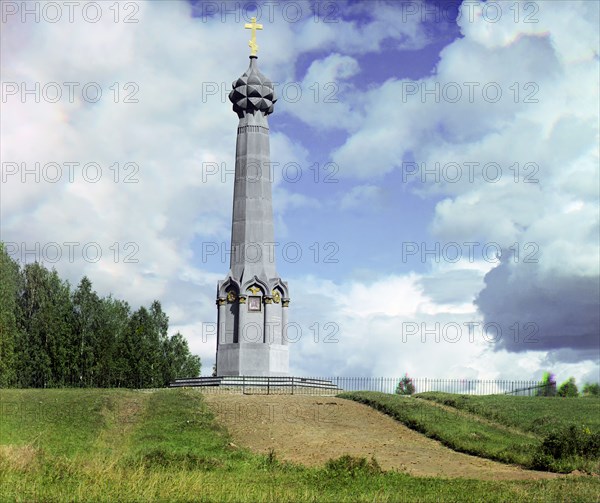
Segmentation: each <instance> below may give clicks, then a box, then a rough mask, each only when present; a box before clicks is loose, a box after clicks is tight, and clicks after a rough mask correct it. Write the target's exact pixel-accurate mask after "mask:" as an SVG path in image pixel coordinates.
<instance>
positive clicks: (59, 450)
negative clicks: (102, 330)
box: [0, 389, 600, 502]
mask: <svg viewBox="0 0 600 503" xmlns="http://www.w3.org/2000/svg"><path fill="white" fill-rule="evenodd" d="M420 401H421V402H423V400H420ZM430 406H433V405H431V404H430ZM291 434H293V432H291ZM599 490H600V485H599V483H598V479H597V478H595V477H587V476H585V477H572V476H569V477H564V478H560V479H554V480H539V481H510V482H489V481H478V480H464V479H440V478H416V477H411V476H409V475H406V474H402V473H390V472H387V473H382V472H381V471H380V470H379V468H378V467H377V465H376V464H375V463H372V462H366V461H365V460H362V461H361V460H357V459H350V458H341V459H338V460H337V461H335V462H331V463H329V464H328V465H327V466H325V467H322V468H305V467H301V466H295V465H291V464H286V463H280V462H278V461H277V459H276V457H275V456H274V455H269V456H259V455H256V454H253V453H251V452H248V451H246V450H245V449H241V448H239V447H237V446H235V445H231V440H230V438H229V436H228V433H227V432H226V431H225V430H224V429H223V428H222V427H220V426H219V425H218V424H216V422H215V420H214V418H213V416H212V414H211V412H210V411H209V409H208V408H207V407H206V404H205V403H204V400H203V398H202V394H201V393H199V392H198V391H197V390H189V389H166V390H155V391H130V390H94V389H93V390H74V389H64V390H0V500H1V501H61V502H62V501H231V502H233V501H235V502H238V501H252V502H254V501H265V502H267V501H272V502H280V501H319V502H322V501H335V502H338V501H383V502H386V501H415V500H418V501H440V500H441V501H527V502H530V501H559V500H562V501H564V500H568V501H586V502H587V501H596V500H598V498H599V496H600V493H599Z"/></svg>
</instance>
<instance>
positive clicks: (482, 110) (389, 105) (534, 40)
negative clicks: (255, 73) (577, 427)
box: [0, 1, 600, 380]
mask: <svg viewBox="0 0 600 503" xmlns="http://www.w3.org/2000/svg"><path fill="white" fill-rule="evenodd" d="M5 4H6V3H5ZM11 4H14V5H16V9H17V10H16V11H15V10H14V9H12V8H11V9H9V10H7V9H6V8H5V6H3V9H4V10H3V12H2V15H3V19H2V22H3V30H2V78H3V90H2V92H3V96H2V99H3V114H2V147H1V149H2V150H1V154H2V161H3V165H2V170H3V172H2V176H3V180H2V182H3V183H2V201H1V203H0V204H1V210H2V231H1V237H2V240H3V241H5V242H7V243H10V244H11V246H12V248H11V250H12V251H13V255H14V256H15V257H16V258H20V259H21V260H23V261H31V260H33V257H34V255H36V254H35V253H34V254H26V253H25V251H26V249H34V250H35V249H36V246H37V249H39V253H37V257H38V258H41V259H42V260H45V262H46V263H47V265H48V266H54V267H56V268H57V270H59V272H60V273H61V275H63V276H64V277H67V278H69V279H70V280H71V281H72V282H74V283H75V282H77V281H78V279H79V278H80V277H81V276H82V275H84V274H86V275H88V276H89V277H90V279H91V280H92V283H93V284H94V286H95V288H96V289H97V290H98V292H99V293H100V294H102V295H108V294H109V293H113V294H115V295H117V296H118V297H120V298H124V299H126V300H128V301H129V302H130V303H131V304H132V306H133V307H134V308H135V307H137V306H139V305H142V304H146V305H147V304H149V303H150V302H151V301H152V300H153V299H155V298H158V299H160V300H161V301H162V303H163V307H164V308H165V310H166V311H167V314H168V315H169V317H170V322H171V330H172V332H175V331H176V330H180V331H181V332H182V333H183V334H184V335H185V336H186V337H187V338H188V340H189V341H190V345H191V347H192V349H193V350H194V351H195V352H197V353H198V354H200V355H201V357H202V359H203V366H204V370H205V371H206V372H209V371H210V370H209V369H210V367H211V365H212V362H213V360H214V352H215V339H214V335H213V332H212V328H211V324H214V322H215V321H216V308H215V305H214V302H215V290H216V283H217V281H218V280H219V279H222V278H223V277H224V276H225V274H226V273H227V268H228V257H226V256H225V257H224V258H225V260H223V259H222V258H221V254H220V253H219V254H217V255H209V256H206V252H207V251H210V250H215V249H217V250H219V251H225V249H226V248H227V247H228V246H229V238H230V219H231V199H232V193H233V177H232V175H231V170H232V169H233V165H234V164H233V163H234V154H235V137H236V126H237V116H236V115H235V114H234V113H233V111H232V110H231V104H230V103H229V101H228V100H227V93H228V90H229V89H230V86H231V83H232V81H234V80H235V79H237V77H239V76H240V75H241V74H242V73H243V72H244V71H245V70H246V68H247V65H248V54H249V49H248V46H247V44H248V39H249V31H248V30H244V29H243V24H244V23H245V22H248V21H249V17H250V16H251V15H253V13H255V12H256V11H255V9H253V8H252V6H256V5H259V8H260V14H261V15H262V17H261V16H259V20H258V21H259V22H261V23H262V24H263V26H264V30H262V31H259V32H258V33H257V38H258V43H259V46H260V50H259V67H260V69H261V71H262V72H263V73H264V74H265V75H267V76H268V77H269V78H271V79H272V80H273V81H274V82H277V83H278V86H277V89H278V94H279V101H278V102H277V103H276V105H275V112H274V114H273V115H271V116H270V117H269V124H270V128H271V160H272V162H274V163H279V164H278V165H277V166H278V167H276V168H275V170H274V175H275V182H274V186H273V199H274V218H275V232H276V241H278V242H279V243H280V245H279V247H278V248H277V250H276V259H277V267H278V271H279V273H280V275H281V276H282V278H283V279H284V280H286V281H288V282H289V286H290V292H291V299H292V302H291V308H290V309H291V312H290V319H291V320H293V321H294V322H295V323H298V326H299V327H301V330H302V336H301V338H300V340H299V341H298V342H297V343H295V344H293V345H292V347H291V367H292V371H293V372H294V373H295V374H297V375H300V374H302V375H307V374H309V375H365V376H369V375H387V376H394V375H400V374H403V373H404V372H409V373H410V374H412V375H414V376H418V377H456V378H465V377H470V378H475V377H480V378H496V377H498V378H507V379H510V378H515V379H528V378H538V377H540V376H541V374H542V372H543V371H544V370H552V371H554V372H555V373H556V374H557V376H558V378H559V379H564V378H567V377H568V376H570V375H574V376H576V377H577V378H578V380H586V379H587V380H597V376H598V370H599V369H598V356H599V341H600V320H599V317H600V315H599V314H598V313H599V311H600V299H599V296H600V293H599V267H600V266H599V262H600V261H599V260H598V259H599V256H598V255H599V243H598V234H599V232H598V231H599V229H598V227H599V214H598V199H599V195H598V187H599V185H600V184H599V179H598V176H599V175H598V174H599V170H598V108H599V106H598V105H599V97H598V88H599V85H598V84H599V82H598V63H599V61H598V45H599V40H598V32H597V24H598V20H599V15H598V4H597V3H596V2H560V1H553V2H545V1H540V2H514V3H513V2H511V3H510V6H509V5H508V4H498V3H496V2H487V3H485V2H478V1H468V2H467V1H465V2H462V3H461V2H459V1H454V2H426V3H425V2H418V1H407V2H397V1H395V2H378V1H370V2H343V1H339V2H335V3H334V2H305V1H298V2H294V1H290V2H285V3H284V2H270V3H269V2H252V3H250V2H217V1H215V2H202V3H200V2H197V3H190V2H185V1H181V2H177V1H168V2H167V1H153V2H130V3H129V4H127V3H121V4H119V6H120V7H119V10H118V11H115V10H114V9H113V10H110V9H109V8H108V7H109V4H108V3H101V4H99V5H100V10H99V12H94V11H92V10H90V11H81V10H75V11H74V12H73V13H72V19H73V21H72V22H70V20H69V16H68V11H67V7H66V6H65V5H63V3H62V2H57V3H56V4H57V5H58V6H59V8H61V9H62V10H61V11H60V12H55V11H51V10H48V9H46V8H44V6H43V4H40V3H38V2H30V3H28V4H27V6H28V7H29V9H30V11H33V12H34V13H33V14H28V15H23V12H20V11H19V10H18V9H20V7H19V6H20V2H17V3H15V2H13V3H11ZM36 6H37V7H36ZM503 6H504V7H503ZM36 8H37V9H38V12H37V14H36V13H35V10H36ZM59 13H60V14H61V16H60V19H56V18H57V16H58V14H59ZM257 14H258V13H257ZM36 16H37V17H36ZM296 18H297V19H296ZM126 20H127V21H128V22H125V21H126ZM132 21H135V22H132ZM66 82H72V83H75V84H73V85H74V86H76V87H74V89H75V92H74V94H73V98H72V99H71V98H70V96H69V93H68V90H69V89H68V86H67V85H66V84H65V83H66ZM23 86H25V91H26V90H27V89H33V90H34V91H33V92H32V93H29V94H27V93H24V88H23ZM36 86H38V87H39V89H40V90H39V92H38V93H37V95H36V91H35V89H36ZM84 88H85V89H87V90H88V91H86V92H87V93H88V94H84V93H83V91H82V90H83V89H84ZM57 89H58V91H59V92H61V93H62V94H61V96H60V98H59V99H58V98H57V99H54V97H55V95H56V92H57ZM97 89H100V91H101V92H102V95H101V97H100V98H99V99H97V100H96V99H94V96H95V94H94V92H95V91H96V90H97ZM298 90H300V92H301V96H300V97H299V99H295V98H294V97H295V96H296V92H297V91H298ZM317 90H318V96H317V95H316V94H315V93H316V91H317ZM53 93H54V94H53ZM90 93H91V94H90ZM68 162H79V163H80V165H78V166H76V167H75V168H73V169H74V172H73V173H74V176H73V179H72V180H71V179H69V177H68V176H67V168H66V167H65V166H66V165H65V163H68ZM7 163H8V164H7ZM36 163H40V164H39V167H36ZM49 163H50V164H49ZM52 163H58V165H59V166H60V167H61V168H62V169H63V176H62V177H61V178H60V179H58V180H56V181H51V180H50V179H51V178H52V177H53V174H52V173H54V172H53V171H52V169H54V168H52V166H53V165H52ZM87 163H96V164H97V165H99V166H101V168H102V174H101V176H99V177H98V179H97V180H91V179H93V178H94V177H93V176H92V175H90V172H87V171H86V172H85V173H84V171H83V168H82V166H84V165H86V164H87ZM115 163H118V164H115ZM127 163H135V166H136V167H137V170H135V173H133V176H130V178H129V179H128V181H133V182H134V183H125V180H124V176H125V175H127V174H130V175H131V174H132V171H131V169H133V168H131V167H132V166H133V165H132V164H130V165H127ZM115 165H116V166H118V170H117V169H116V168H115V167H114V166H115ZM215 166H217V167H218V169H216V170H215V169H214V167H215ZM282 166H286V168H285V171H284V170H283V169H282ZM298 166H299V167H300V168H301V169H302V175H301V176H300V177H299V179H298V180H296V181H295V182H293V183H292V181H290V180H291V179H292V178H294V177H297V176H298V175H297V171H296V168H295V167H298ZM315 166H317V167H318V170H317V172H318V175H319V177H318V179H317V180H316V179H315V168H314V167H315ZM24 167H26V168H27V169H29V174H28V175H24V174H23V171H22V169H24ZM111 167H112V168H111ZM415 167H418V170H417V169H415ZM311 168H312V170H311ZM127 169H130V171H127ZM36 170H37V171H36ZM498 170H500V171H498ZM116 171H118V172H119V174H120V177H119V180H118V181H115V179H114V175H115V172H116ZM36 173H37V174H36ZM326 174H329V175H331V178H330V179H329V181H335V183H325V180H324V177H325V175H326ZM84 175H85V176H84ZM70 242H76V243H78V248H77V253H75V254H74V256H73V259H72V260H71V259H70V257H69V255H68V249H67V247H66V245H65V244H64V243H70ZM36 243H38V244H37V245H36ZM51 243H58V244H59V248H60V250H61V251H62V256H61V258H60V259H59V260H55V261H52V256H51V253H50V251H51V250H52V246H49V244H51ZM90 243H92V244H93V246H92V247H91V248H90V246H87V248H85V249H86V252H85V253H83V251H82V250H83V249H84V247H86V245H89V244H90ZM115 243H116V244H115ZM94 247H96V248H98V247H99V249H100V250H101V251H102V257H101V258H100V259H99V260H97V261H96V260H92V259H91V258H90V249H91V250H93V249H96V248H94ZM284 249H285V250H286V251H287V252H288V253H289V254H291V255H288V260H286V259H285V256H284ZM115 250H118V251H119V256H118V257H116V252H115ZM297 250H301V251H302V258H301V259H299V260H297V261H295V260H292V259H293V257H294V255H295V253H297ZM500 250H503V253H502V256H501V258H496V254H497V252H499V251H500ZM317 251H318V257H317V256H316V252H317ZM203 252H204V254H203ZM424 252H427V253H424ZM128 254H129V255H128ZM203 255H204V256H203ZM126 257H129V258H133V259H134V261H132V260H126ZM327 259H328V260H327ZM484 324H485V325H486V326H487V327H488V328H489V329H490V330H491V332H489V331H488V332H485V331H484V330H483V329H482V327H483V326H484ZM468 326H474V327H476V328H475V329H474V333H473V336H472V337H471V335H470V333H469V331H468ZM332 327H333V328H332ZM415 327H416V328H415ZM457 327H459V328H458V329H457ZM317 329H318V330H317ZM415 330H416V331H415ZM456 330H459V331H458V332H453V331H456ZM497 330H501V334H500V336H498V337H494V333H496V332H497ZM494 331H496V332H494ZM330 332H335V340H336V342H335V343H325V342H324V341H323V338H324V336H325V335H327V333H330Z"/></svg>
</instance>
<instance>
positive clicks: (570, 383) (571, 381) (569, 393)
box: [556, 377, 579, 398]
mask: <svg viewBox="0 0 600 503" xmlns="http://www.w3.org/2000/svg"><path fill="white" fill-rule="evenodd" d="M556 394H557V395H558V396H563V397H571V398H573V397H576V396H579V391H578V390H577V384H575V378H574V377H569V378H568V379H567V380H566V381H565V382H564V383H562V384H561V385H560V387H559V388H558V391H557V393H556Z"/></svg>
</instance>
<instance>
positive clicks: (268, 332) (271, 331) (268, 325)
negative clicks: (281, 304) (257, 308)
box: [263, 296, 277, 344]
mask: <svg viewBox="0 0 600 503" xmlns="http://www.w3.org/2000/svg"><path fill="white" fill-rule="evenodd" d="M263 300H264V302H265V331H264V334H263V342H265V343H267V344H273V343H275V344H277V338H276V337H275V327H274V326H273V297H271V296H265V297H264V298H263Z"/></svg>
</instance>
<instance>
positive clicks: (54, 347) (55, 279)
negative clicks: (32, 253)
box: [17, 262, 73, 388]
mask: <svg viewBox="0 0 600 503" xmlns="http://www.w3.org/2000/svg"><path fill="white" fill-rule="evenodd" d="M21 276H22V284H23V290H22V293H21V295H20V296H19V301H18V308H17V310H18V315H17V320H18V325H19V341H18V344H17V355H18V356H17V358H18V360H19V361H18V363H17V375H18V379H19V384H20V385H21V386H26V387H38V388H39V387H48V386H65V385H67V384H70V382H71V379H70V370H71V369H70V367H71V363H72V351H73V343H72V326H73V308H72V304H71V295H70V286H69V283H68V282H63V281H62V280H61V279H60V278H59V276H58V273H57V272H56V271H55V270H52V271H48V269H46V268H45V267H44V266H43V265H41V264H39V263H37V262H35V263H33V264H27V265H26V266H25V267H24V268H23V270H22V273H21Z"/></svg>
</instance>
